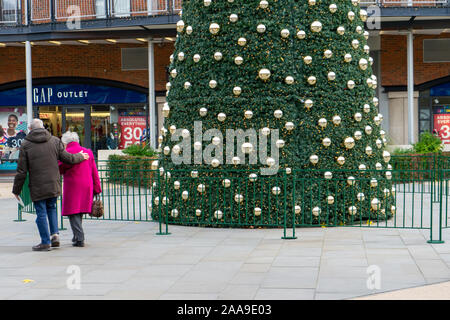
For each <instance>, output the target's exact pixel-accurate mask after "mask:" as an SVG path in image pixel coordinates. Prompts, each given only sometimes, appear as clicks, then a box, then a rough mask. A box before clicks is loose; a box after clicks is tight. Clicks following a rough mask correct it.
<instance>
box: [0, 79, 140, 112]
mask: <svg viewBox="0 0 450 320" xmlns="http://www.w3.org/2000/svg"><path fill="white" fill-rule="evenodd" d="M32 93H33V105H35V106H54V105H82V104H122V103H124V104H125V103H147V95H146V94H144V93H141V92H137V91H133V90H127V89H122V88H117V87H110V86H95V85H88V84H55V85H42V86H33V90H32ZM26 104H27V103H26V88H25V87H21V88H16V89H11V90H5V91H0V106H2V107H16V106H25V105H26Z"/></svg>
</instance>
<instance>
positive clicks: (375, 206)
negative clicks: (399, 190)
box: [370, 198, 381, 211]
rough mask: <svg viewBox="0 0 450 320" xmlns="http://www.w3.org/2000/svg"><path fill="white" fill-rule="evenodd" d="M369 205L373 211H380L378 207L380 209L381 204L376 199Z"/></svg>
mask: <svg viewBox="0 0 450 320" xmlns="http://www.w3.org/2000/svg"><path fill="white" fill-rule="evenodd" d="M370 204H371V207H372V209H373V210H375V211H376V210H379V209H380V207H381V203H380V201H379V200H378V199H377V198H374V199H373V200H372V201H371V202H370Z"/></svg>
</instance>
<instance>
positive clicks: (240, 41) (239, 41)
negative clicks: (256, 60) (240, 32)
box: [238, 38, 247, 47]
mask: <svg viewBox="0 0 450 320" xmlns="http://www.w3.org/2000/svg"><path fill="white" fill-rule="evenodd" d="M238 44H239V45H240V46H241V47H243V46H245V45H246V44H247V39H245V38H239V39H238Z"/></svg>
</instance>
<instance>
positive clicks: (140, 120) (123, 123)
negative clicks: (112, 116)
mask: <svg viewBox="0 0 450 320" xmlns="http://www.w3.org/2000/svg"><path fill="white" fill-rule="evenodd" d="M119 125H120V144H119V149H125V148H126V147H129V146H130V145H132V144H139V143H140V138H141V136H142V134H143V133H144V130H145V128H146V126H147V122H146V121H145V117H143V116H123V117H122V116H119Z"/></svg>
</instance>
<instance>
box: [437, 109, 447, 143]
mask: <svg viewBox="0 0 450 320" xmlns="http://www.w3.org/2000/svg"><path fill="white" fill-rule="evenodd" d="M434 131H435V132H436V133H437V134H438V135H439V137H440V138H441V140H442V142H443V143H444V144H450V114H445V113H441V114H435V115H434Z"/></svg>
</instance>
